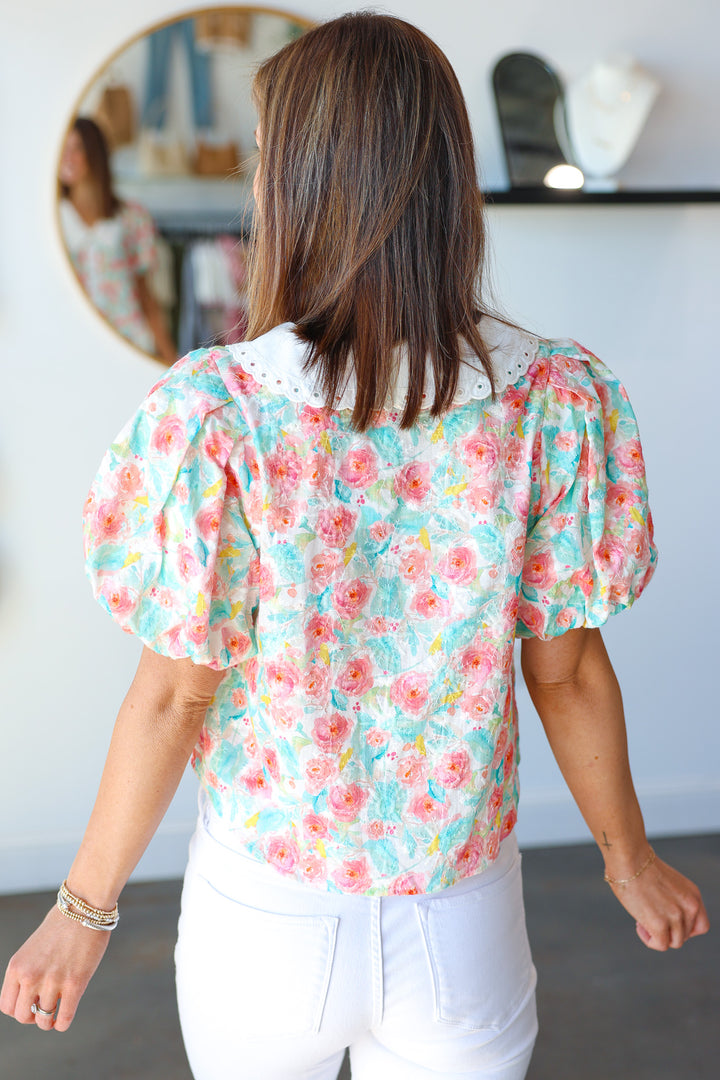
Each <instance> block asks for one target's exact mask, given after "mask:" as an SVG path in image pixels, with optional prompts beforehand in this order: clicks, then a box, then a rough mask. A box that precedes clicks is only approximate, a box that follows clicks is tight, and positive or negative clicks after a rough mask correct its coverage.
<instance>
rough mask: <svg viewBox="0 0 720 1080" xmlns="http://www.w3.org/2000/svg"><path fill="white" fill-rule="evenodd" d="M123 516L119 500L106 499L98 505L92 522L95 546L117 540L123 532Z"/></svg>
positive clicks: (124, 524)
mask: <svg viewBox="0 0 720 1080" xmlns="http://www.w3.org/2000/svg"><path fill="white" fill-rule="evenodd" d="M125 526H126V521H125V514H124V512H123V509H122V506H121V504H120V500H119V499H106V500H105V501H104V502H101V503H98V506H97V510H96V511H95V520H94V522H93V533H94V539H95V542H96V543H97V544H103V543H105V541H107V540H117V539H118V537H120V536H122V535H123V533H124V532H125Z"/></svg>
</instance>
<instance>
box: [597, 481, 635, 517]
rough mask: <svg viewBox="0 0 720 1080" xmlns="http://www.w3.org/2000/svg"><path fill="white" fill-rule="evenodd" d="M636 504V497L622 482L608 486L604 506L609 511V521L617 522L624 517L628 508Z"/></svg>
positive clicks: (629, 486) (633, 491)
mask: <svg viewBox="0 0 720 1080" xmlns="http://www.w3.org/2000/svg"><path fill="white" fill-rule="evenodd" d="M637 502H638V497H637V495H636V494H635V490H634V488H632V487H631V485H630V484H626V483H623V482H622V481H621V482H620V483H618V484H608V488H607V494H606V496H605V505H606V506H607V508H608V510H609V511H610V514H609V516H610V518H611V520H613V521H617V520H619V519H620V518H622V517H624V516H625V514H626V513H627V511H628V510H629V509H630V507H631V506H634V505H635V503H637Z"/></svg>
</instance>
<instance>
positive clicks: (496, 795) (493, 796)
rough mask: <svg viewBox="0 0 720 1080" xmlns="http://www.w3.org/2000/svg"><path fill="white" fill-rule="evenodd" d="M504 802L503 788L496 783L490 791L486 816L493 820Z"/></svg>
mask: <svg viewBox="0 0 720 1080" xmlns="http://www.w3.org/2000/svg"><path fill="white" fill-rule="evenodd" d="M502 804H503V789H502V788H501V787H500V786H499V785H497V784H496V785H495V787H494V788H493V789H492V791H491V792H490V798H489V799H488V801H487V808H486V811H485V816H486V817H487V819H488V821H491V820H492V819H493V818H494V817H495V815H496V814H497V812H498V810H499V809H500V807H501V806H502Z"/></svg>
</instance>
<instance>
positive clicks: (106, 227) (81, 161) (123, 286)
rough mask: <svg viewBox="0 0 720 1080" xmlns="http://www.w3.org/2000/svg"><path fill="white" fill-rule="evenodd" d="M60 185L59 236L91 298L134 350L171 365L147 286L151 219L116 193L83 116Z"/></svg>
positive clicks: (69, 141)
mask: <svg viewBox="0 0 720 1080" xmlns="http://www.w3.org/2000/svg"><path fill="white" fill-rule="evenodd" d="M58 180H59V183H60V196H61V198H60V222H61V225H62V232H63V237H64V239H65V243H66V244H67V248H68V251H69V253H70V257H71V259H72V263H73V266H74V268H75V271H76V273H77V275H78V277H79V279H80V283H81V284H82V286H83V288H84V290H85V292H86V293H87V295H88V297H89V299H90V300H91V301H92V303H93V304H94V305H95V307H96V308H97V309H98V311H100V313H101V314H102V315H104V316H105V318H106V319H107V320H108V322H110V323H111V324H112V325H113V326H114V327H115V329H116V330H117V331H118V332H119V333H120V334H122V336H123V337H125V338H127V340H128V341H131V342H132V343H133V345H137V347H138V348H139V349H142V350H143V351H144V352H147V353H150V354H151V355H153V356H156V357H157V358H158V359H161V360H163V361H164V362H165V363H166V364H173V363H174V362H175V360H176V359H177V352H176V349H175V345H174V343H173V340H172V338H171V336H170V333H169V332H168V328H167V325H166V322H165V315H164V313H163V310H162V307H161V306H160V304H159V302H158V300H157V298H156V296H155V295H154V293H153V290H152V286H151V274H152V271H153V270H154V269H155V265H156V262H157V238H156V233H155V226H154V224H153V220H152V218H151V217H150V215H149V213H148V212H147V210H145V209H144V208H143V207H142V206H140V205H138V203H135V202H127V201H124V200H121V199H119V198H118V196H117V195H116V194H115V191H114V190H113V185H112V174H111V171H110V158H109V154H108V147H107V142H106V140H105V136H104V135H103V133H102V131H101V129H100V128H99V127H98V125H97V124H96V123H95V121H94V120H91V119H90V118H89V117H84V116H79V117H77V119H76V120H75V122H74V124H73V126H72V128H71V129H70V131H69V132H68V135H67V138H66V140H65V145H64V147H63V151H62V155H61V158H60V167H59V170H58Z"/></svg>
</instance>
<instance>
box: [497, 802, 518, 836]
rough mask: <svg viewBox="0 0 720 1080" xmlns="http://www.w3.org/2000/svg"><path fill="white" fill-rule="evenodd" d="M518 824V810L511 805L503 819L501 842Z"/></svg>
mask: <svg viewBox="0 0 720 1080" xmlns="http://www.w3.org/2000/svg"><path fill="white" fill-rule="evenodd" d="M516 824H517V810H515V808H514V807H511V808H510V810H508V812H507V814H506V815H505V817H504V818H503V820H502V826H501V828H500V842H501V843H502V841H503V840H504V839H505V838H506V837H508V836H509V835H510V833H511V832H512V831H513V829H514V828H515V825H516Z"/></svg>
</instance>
